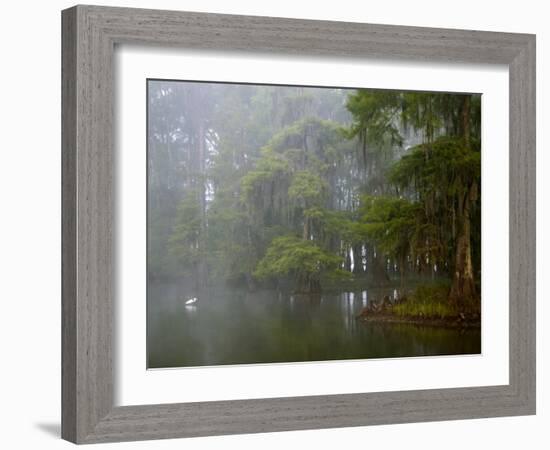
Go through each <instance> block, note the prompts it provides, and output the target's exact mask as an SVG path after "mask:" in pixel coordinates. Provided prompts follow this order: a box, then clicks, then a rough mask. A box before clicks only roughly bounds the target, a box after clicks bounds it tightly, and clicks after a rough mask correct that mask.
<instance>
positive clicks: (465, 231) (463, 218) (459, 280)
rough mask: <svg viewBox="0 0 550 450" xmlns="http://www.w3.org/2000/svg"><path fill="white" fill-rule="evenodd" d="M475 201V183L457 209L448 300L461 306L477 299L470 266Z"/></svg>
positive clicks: (472, 271)
mask: <svg viewBox="0 0 550 450" xmlns="http://www.w3.org/2000/svg"><path fill="white" fill-rule="evenodd" d="M476 199H477V182H476V181H474V182H473V183H472V185H471V186H470V188H469V190H468V192H467V194H466V196H465V198H464V200H463V205H462V208H461V210H460V209H459V229H458V235H457V240H456V257H455V267H454V273H453V281H452V285H451V292H450V294H449V300H450V301H451V302H453V303H456V304H458V305H463V304H464V303H466V302H469V301H471V300H473V299H475V298H477V293H476V286H475V279H474V269H473V265H472V245H471V223H470V208H471V205H472V203H474V202H475V201H476Z"/></svg>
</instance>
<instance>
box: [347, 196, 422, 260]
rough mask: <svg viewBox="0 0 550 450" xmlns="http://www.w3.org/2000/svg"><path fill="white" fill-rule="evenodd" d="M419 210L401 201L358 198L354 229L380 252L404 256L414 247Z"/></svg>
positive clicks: (372, 197)
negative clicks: (358, 206)
mask: <svg viewBox="0 0 550 450" xmlns="http://www.w3.org/2000/svg"><path fill="white" fill-rule="evenodd" d="M420 210H421V207H420V205H419V204H418V203H416V202H410V201H408V200H405V199H402V198H395V197H389V196H386V197H374V196H370V195H365V196H363V197H362V198H361V208H360V210H359V211H360V217H359V221H358V223H357V225H356V230H357V232H358V234H360V235H361V236H363V237H364V240H365V241H370V242H372V243H374V244H375V245H376V246H377V248H379V249H380V250H381V251H382V252H383V253H385V254H387V255H390V256H396V257H405V256H406V255H407V254H409V253H410V252H411V250H412V249H413V248H414V247H412V248H411V246H412V244H413V242H414V241H415V233H416V223H417V217H418V214H419V212H420Z"/></svg>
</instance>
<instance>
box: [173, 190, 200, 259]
mask: <svg viewBox="0 0 550 450" xmlns="http://www.w3.org/2000/svg"><path fill="white" fill-rule="evenodd" d="M200 240H201V210H200V204H199V201H198V199H197V193H196V192H191V193H190V195H188V196H187V197H186V198H184V199H183V200H182V202H181V203H180V205H179V207H178V214H177V218H176V226H175V227H174V231H173V233H172V235H171V236H170V239H169V242H168V243H169V248H170V253H171V254H172V255H173V256H174V257H175V258H176V259H177V260H178V262H179V263H180V264H181V265H182V266H183V267H185V268H191V267H194V265H195V264H196V263H197V262H198V260H199V258H200V256H201V249H200Z"/></svg>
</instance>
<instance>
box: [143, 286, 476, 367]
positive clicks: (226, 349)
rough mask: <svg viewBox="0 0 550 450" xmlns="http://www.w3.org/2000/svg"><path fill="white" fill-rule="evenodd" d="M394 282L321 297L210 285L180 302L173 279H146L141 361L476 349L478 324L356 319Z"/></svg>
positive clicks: (198, 362)
mask: <svg viewBox="0 0 550 450" xmlns="http://www.w3.org/2000/svg"><path fill="white" fill-rule="evenodd" d="M384 295H390V297H391V296H393V295H394V289H393V288H391V287H388V288H377V289H369V290H368V291H365V290H364V291H359V292H345V293H340V294H323V295H322V296H321V297H320V298H316V299H313V298H309V297H297V296H289V295H281V294H278V293H277V292H274V291H261V292H254V293H250V292H247V291H246V290H239V289H215V288H212V289H209V290H208V292H204V293H202V294H201V295H199V296H198V301H197V303H196V305H194V306H186V305H185V301H186V300H187V299H188V298H189V297H188V296H185V295H182V289H181V288H179V287H178V286H177V285H176V284H170V283H164V284H158V283H151V284H150V285H149V287H148V312H147V315H148V317H147V319H148V320H147V327H148V328H147V351H148V367H149V368H162V367H184V366H209V365H219V364H253V363H272V362H295V361H322V360H335V359H363V358H388V357H406V356H427V355H458V354H476V353H480V351H481V335H480V331H479V330H472V329H468V330H459V329H447V328H439V327H419V326H415V325H409V324H377V323H362V322H359V321H357V320H356V319H355V316H356V315H357V314H358V313H359V312H360V311H361V309H362V308H363V307H364V306H366V305H367V304H368V302H369V299H379V298H382V297H383V296H384Z"/></svg>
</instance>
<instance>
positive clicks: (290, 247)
mask: <svg viewBox="0 0 550 450" xmlns="http://www.w3.org/2000/svg"><path fill="white" fill-rule="evenodd" d="M341 264H342V259H341V258H340V257H339V256H335V255H333V254H332V253H330V252H327V251H325V250H322V249H321V248H320V247H318V246H317V245H315V243H314V242H312V241H310V240H304V239H300V238H297V237H295V236H281V237H277V238H275V239H273V241H272V242H271V244H270V246H269V247H268V249H267V251H266V254H265V256H264V257H263V258H262V259H261V260H260V262H259V263H258V266H257V267H256V270H255V271H254V276H255V277H257V278H258V279H269V278H276V277H284V276H293V277H299V276H300V275H303V274H305V275H309V276H315V277H316V278H319V277H320V275H321V274H322V273H330V274H331V275H332V276H338V275H340V271H339V267H340V265H341Z"/></svg>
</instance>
